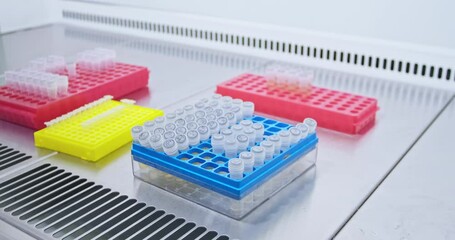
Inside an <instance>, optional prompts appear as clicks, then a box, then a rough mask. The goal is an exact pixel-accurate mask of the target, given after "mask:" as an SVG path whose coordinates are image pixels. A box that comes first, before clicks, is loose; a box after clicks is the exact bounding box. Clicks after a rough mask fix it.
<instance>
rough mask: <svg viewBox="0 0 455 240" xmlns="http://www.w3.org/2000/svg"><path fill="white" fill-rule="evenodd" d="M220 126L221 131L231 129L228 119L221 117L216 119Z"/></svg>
mask: <svg viewBox="0 0 455 240" xmlns="http://www.w3.org/2000/svg"><path fill="white" fill-rule="evenodd" d="M216 122H217V123H218V126H220V130H223V129H227V128H228V127H229V122H228V119H227V118H226V117H219V118H218V119H216Z"/></svg>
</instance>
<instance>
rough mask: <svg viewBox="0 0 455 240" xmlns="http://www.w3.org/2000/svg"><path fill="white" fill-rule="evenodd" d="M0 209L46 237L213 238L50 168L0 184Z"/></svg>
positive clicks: (213, 234) (67, 239) (179, 220)
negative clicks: (46, 235)
mask: <svg viewBox="0 0 455 240" xmlns="http://www.w3.org/2000/svg"><path fill="white" fill-rule="evenodd" d="M5 150H6V148H3V149H2V150H1V151H5ZM9 152H10V153H11V152H13V151H9ZM0 208H1V210H2V212H1V214H2V215H4V216H5V219H7V220H8V219H9V218H18V219H19V220H21V221H23V222H24V224H26V225H27V227H30V228H32V229H34V230H35V231H40V232H41V233H43V232H44V233H45V234H48V235H49V238H50V239H51V238H58V239H64V240H72V239H81V240H87V239H126V238H130V239H169V240H170V239H178V238H183V239H196V238H197V239H204V240H206V239H215V238H216V237H217V235H218V233H217V232H215V231H208V232H207V229H206V228H205V227H201V226H197V225H196V224H195V223H192V222H187V221H186V220H185V219H183V218H177V217H176V216H175V215H173V214H167V213H166V212H165V211H164V210H158V209H156V208H155V207H153V206H147V205H146V204H145V203H139V202H137V200H136V199H131V198H128V197H127V196H124V195H121V194H120V193H118V192H113V191H111V190H110V189H107V188H104V187H102V186H100V185H95V183H93V182H89V181H87V179H84V178H80V177H79V176H77V175H74V174H72V173H70V172H67V171H64V170H62V169H59V168H57V167H55V166H52V165H50V164H43V165H41V166H38V167H36V168H34V169H31V170H29V171H27V172H25V173H22V174H20V175H18V176H15V177H12V178H10V179H7V180H6V181H3V182H1V183H0ZM32 231H33V230H32ZM218 239H229V238H228V237H227V236H224V235H223V236H219V237H218Z"/></svg>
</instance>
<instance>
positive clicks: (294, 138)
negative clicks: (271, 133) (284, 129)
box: [289, 127, 302, 145]
mask: <svg viewBox="0 0 455 240" xmlns="http://www.w3.org/2000/svg"><path fill="white" fill-rule="evenodd" d="M289 133H291V145H294V144H296V143H298V142H299V141H300V138H301V136H302V131H300V129H298V128H296V127H291V128H289Z"/></svg>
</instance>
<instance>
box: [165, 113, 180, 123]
mask: <svg viewBox="0 0 455 240" xmlns="http://www.w3.org/2000/svg"><path fill="white" fill-rule="evenodd" d="M175 119H177V115H176V114H175V113H168V114H166V122H167V123H172V122H174V121H175Z"/></svg>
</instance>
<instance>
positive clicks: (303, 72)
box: [265, 64, 314, 90]
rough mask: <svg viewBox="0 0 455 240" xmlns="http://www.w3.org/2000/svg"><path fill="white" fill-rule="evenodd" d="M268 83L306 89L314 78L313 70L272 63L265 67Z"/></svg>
mask: <svg viewBox="0 0 455 240" xmlns="http://www.w3.org/2000/svg"><path fill="white" fill-rule="evenodd" d="M265 78H266V79H267V81H268V83H269V85H271V86H276V87H281V88H283V87H285V88H290V89H289V90H294V89H308V88H309V87H311V83H312V82H313V79H314V72H313V71H312V70H309V69H304V68H302V67H296V66H290V65H283V64H272V65H269V66H267V67H266V69H265Z"/></svg>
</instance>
